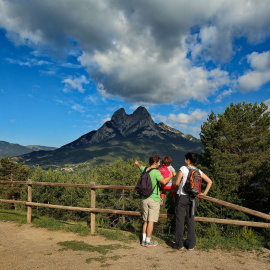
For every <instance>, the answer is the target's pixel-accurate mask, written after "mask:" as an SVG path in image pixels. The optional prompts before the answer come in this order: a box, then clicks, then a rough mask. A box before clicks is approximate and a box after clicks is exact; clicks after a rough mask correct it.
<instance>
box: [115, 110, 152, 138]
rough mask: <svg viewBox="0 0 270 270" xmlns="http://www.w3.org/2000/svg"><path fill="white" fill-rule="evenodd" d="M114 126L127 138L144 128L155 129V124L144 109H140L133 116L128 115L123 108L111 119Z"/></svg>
mask: <svg viewBox="0 0 270 270" xmlns="http://www.w3.org/2000/svg"><path fill="white" fill-rule="evenodd" d="M111 123H112V125H113V126H114V127H115V128H116V129H117V130H119V132H120V133H121V134H122V135H123V136H127V135H129V134H131V133H133V132H136V131H137V130H139V129H141V128H143V127H145V128H146V127H149V126H150V127H154V125H155V123H154V121H153V119H152V117H151V115H150V114H149V112H148V111H147V110H146V108H144V107H138V108H137V109H136V110H135V111H134V112H133V113H132V114H130V115H128V114H126V112H125V110H124V109H123V108H121V109H119V110H118V111H116V112H115V113H114V114H113V116H112V119H111Z"/></svg>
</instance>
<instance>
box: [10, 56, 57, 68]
mask: <svg viewBox="0 0 270 270" xmlns="http://www.w3.org/2000/svg"><path fill="white" fill-rule="evenodd" d="M6 61H7V62H9V63H10V64H16V65H19V66H28V67H33V66H44V65H52V63H51V62H48V61H44V60H36V59H27V60H26V61H21V60H18V59H12V58H6Z"/></svg>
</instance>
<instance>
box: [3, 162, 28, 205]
mask: <svg viewBox="0 0 270 270" xmlns="http://www.w3.org/2000/svg"><path fill="white" fill-rule="evenodd" d="M29 176H30V170H29V168H27V167H26V166H25V165H24V163H17V162H14V161H12V160H11V159H10V158H8V157H5V158H2V159H1V160H0V180H5V181H26V180H28V177H29ZM22 188H23V186H22V185H1V189H0V198H1V199H7V200H13V199H14V200H20V199H21V196H20V194H21V190H22ZM5 207H6V208H13V207H15V206H14V205H12V204H8V205H5Z"/></svg>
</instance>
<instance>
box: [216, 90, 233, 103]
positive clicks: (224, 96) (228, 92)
mask: <svg viewBox="0 0 270 270" xmlns="http://www.w3.org/2000/svg"><path fill="white" fill-rule="evenodd" d="M232 93H234V91H233V90H232V89H229V90H224V91H223V92H222V93H220V94H219V95H218V96H217V98H216V100H215V102H216V103H219V102H221V101H222V99H223V98H226V97H229V96H230V95H231V94H232Z"/></svg>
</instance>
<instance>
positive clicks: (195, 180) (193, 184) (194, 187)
mask: <svg viewBox="0 0 270 270" xmlns="http://www.w3.org/2000/svg"><path fill="white" fill-rule="evenodd" d="M187 168H188V170H189V173H188V176H187V180H186V183H185V185H184V187H183V190H184V192H185V193H186V194H188V195H190V196H191V197H196V196H197V195H198V194H200V193H201V184H202V176H201V174H200V172H199V169H198V168H196V167H187Z"/></svg>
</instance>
